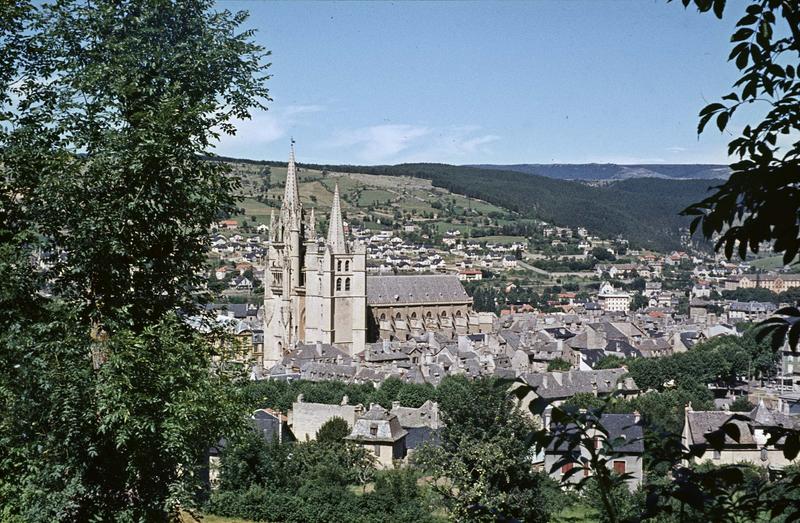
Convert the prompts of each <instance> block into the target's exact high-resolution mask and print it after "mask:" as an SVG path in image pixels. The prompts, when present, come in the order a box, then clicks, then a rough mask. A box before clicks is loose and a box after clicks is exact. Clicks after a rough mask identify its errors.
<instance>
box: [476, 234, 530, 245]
mask: <svg viewBox="0 0 800 523" xmlns="http://www.w3.org/2000/svg"><path fill="white" fill-rule="evenodd" d="M475 241H478V242H486V243H501V244H504V245H505V244H509V243H517V242H522V243H527V242H528V239H527V238H526V237H524V236H481V237H480V238H475Z"/></svg>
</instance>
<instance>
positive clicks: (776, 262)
mask: <svg viewBox="0 0 800 523" xmlns="http://www.w3.org/2000/svg"><path fill="white" fill-rule="evenodd" d="M748 261H749V263H750V265H752V266H753V267H755V268H756V269H761V270H763V271H772V270H775V269H782V268H783V256H769V257H767V258H759V259H757V260H748ZM789 272H800V265H790V266H789Z"/></svg>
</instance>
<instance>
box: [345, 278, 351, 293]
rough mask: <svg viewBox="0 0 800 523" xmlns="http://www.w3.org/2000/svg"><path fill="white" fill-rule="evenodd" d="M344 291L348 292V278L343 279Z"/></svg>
mask: <svg viewBox="0 0 800 523" xmlns="http://www.w3.org/2000/svg"><path fill="white" fill-rule="evenodd" d="M344 290H346V291H349V290H350V278H345V280H344Z"/></svg>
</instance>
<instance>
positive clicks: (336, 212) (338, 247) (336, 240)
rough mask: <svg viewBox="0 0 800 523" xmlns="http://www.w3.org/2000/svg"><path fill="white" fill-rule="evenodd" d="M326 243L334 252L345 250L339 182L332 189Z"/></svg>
mask: <svg viewBox="0 0 800 523" xmlns="http://www.w3.org/2000/svg"><path fill="white" fill-rule="evenodd" d="M328 245H330V246H331V247H332V248H333V250H334V252H339V253H342V252H347V242H346V241H345V238H344V224H343V223H342V208H341V204H340V203H339V184H338V183H337V184H336V187H335V189H334V191H333V207H331V218H330V223H328Z"/></svg>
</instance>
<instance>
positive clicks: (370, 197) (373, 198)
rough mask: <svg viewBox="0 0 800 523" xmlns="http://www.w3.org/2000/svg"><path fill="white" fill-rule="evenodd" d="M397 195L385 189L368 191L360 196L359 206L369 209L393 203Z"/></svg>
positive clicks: (364, 191) (362, 192)
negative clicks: (389, 202) (372, 206)
mask: <svg viewBox="0 0 800 523" xmlns="http://www.w3.org/2000/svg"><path fill="white" fill-rule="evenodd" d="M394 197H395V195H394V194H393V193H390V192H389V191H384V190H383V189H366V190H363V191H361V193H360V194H359V195H358V206H359V207H368V206H370V205H377V204H383V203H385V202H387V201H391V200H392V198H394Z"/></svg>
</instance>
